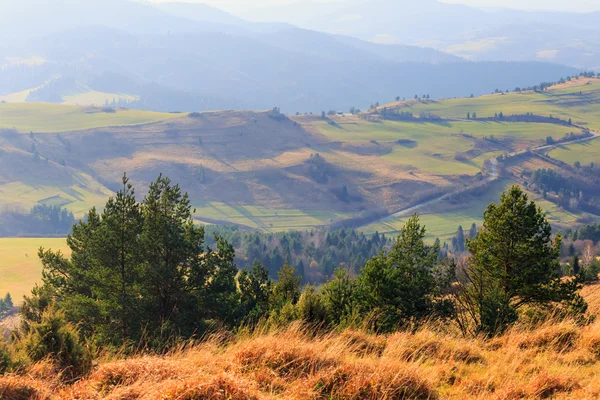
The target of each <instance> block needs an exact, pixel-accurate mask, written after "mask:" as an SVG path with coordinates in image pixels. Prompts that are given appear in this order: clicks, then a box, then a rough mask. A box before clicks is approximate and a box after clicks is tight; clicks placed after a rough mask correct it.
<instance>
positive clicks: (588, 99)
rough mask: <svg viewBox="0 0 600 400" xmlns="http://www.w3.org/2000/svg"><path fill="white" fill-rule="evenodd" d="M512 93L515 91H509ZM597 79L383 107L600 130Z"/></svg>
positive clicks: (583, 79)
mask: <svg viewBox="0 0 600 400" xmlns="http://www.w3.org/2000/svg"><path fill="white" fill-rule="evenodd" d="M509 89H510V90H513V89H514V88H509ZM599 102H600V79H598V78H579V79H577V80H573V81H572V82H569V83H566V84H563V85H557V86H554V87H552V88H550V89H549V90H547V91H544V92H532V91H528V92H522V93H515V92H510V93H506V94H493V95H487V96H482V97H475V98H458V99H444V100H439V101H438V100H424V101H414V100H410V101H406V102H399V103H390V104H386V105H384V106H382V107H393V108H399V109H401V110H402V111H411V112H413V113H414V114H415V115H419V114H420V113H421V112H426V113H432V114H435V115H438V116H440V117H443V118H462V119H466V118H467V114H468V113H470V114H471V115H473V113H476V114H477V117H478V118H488V117H493V116H494V115H495V114H499V113H500V112H502V113H503V114H504V115H512V114H526V113H533V114H536V115H541V116H550V115H552V116H554V117H560V118H561V119H563V120H568V119H572V121H573V123H575V124H580V125H586V126H588V127H590V128H591V129H598V130H600V108H599V107H598V103H599Z"/></svg>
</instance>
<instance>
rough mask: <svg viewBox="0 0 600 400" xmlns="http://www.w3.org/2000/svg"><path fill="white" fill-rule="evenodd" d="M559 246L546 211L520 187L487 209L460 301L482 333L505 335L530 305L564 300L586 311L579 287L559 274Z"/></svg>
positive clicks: (471, 244)
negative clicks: (519, 312)
mask: <svg viewBox="0 0 600 400" xmlns="http://www.w3.org/2000/svg"><path fill="white" fill-rule="evenodd" d="M560 243H561V238H560V236H559V237H556V238H555V239H553V238H552V227H551V226H550V223H549V222H548V221H547V219H546V217H545V214H544V212H543V211H542V210H541V209H540V208H539V207H536V205H535V203H534V202H529V201H528V198H527V195H526V194H525V193H523V191H522V190H521V189H520V188H519V187H518V186H513V187H512V188H511V189H510V190H509V191H508V193H504V194H503V195H502V197H501V200H500V204H490V205H489V206H488V208H487V210H486V211H485V213H484V223H483V229H482V231H481V232H479V233H478V234H477V236H476V237H475V238H474V239H472V240H469V241H468V249H469V251H470V252H471V254H472V258H471V262H470V264H469V266H468V268H467V271H466V272H465V274H466V276H467V282H468V283H467V284H466V285H465V286H464V287H463V290H462V291H461V294H460V296H459V301H460V302H461V304H462V306H463V307H464V308H465V309H466V310H468V315H469V317H470V318H471V319H472V320H473V321H474V322H475V324H476V326H477V330H478V331H480V332H485V333H487V334H495V333H498V332H502V331H503V330H504V329H505V328H506V327H507V326H508V325H509V324H510V323H512V322H514V321H515V320H516V319H517V315H518V314H517V312H518V310H519V309H520V308H521V307H523V306H525V305H528V304H547V303H550V302H561V301H565V302H570V303H572V304H578V305H579V306H580V309H584V308H585V306H584V303H583V301H582V299H581V298H580V296H579V295H578V294H577V290H578V289H579V287H580V286H579V284H578V283H577V282H576V281H564V282H563V281H561V279H560V276H559V275H558V271H559V267H560V264H559V255H560ZM465 326H466V325H465V324H463V328H465Z"/></svg>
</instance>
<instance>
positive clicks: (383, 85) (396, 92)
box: [0, 0, 576, 113]
mask: <svg viewBox="0 0 600 400" xmlns="http://www.w3.org/2000/svg"><path fill="white" fill-rule="evenodd" d="M0 1H4V2H3V3H0V10H2V11H3V12H2V13H0V19H1V21H2V22H4V23H6V25H2V28H0V29H5V30H10V32H9V33H10V35H12V36H15V35H16V36H19V32H20V31H22V29H20V28H19V29H17V28H16V26H17V25H18V24H21V26H25V25H24V24H25V21H24V18H27V17H30V19H31V20H30V21H29V22H28V24H27V26H33V28H32V29H30V30H28V32H27V33H26V34H23V35H22V37H20V40H19V41H17V42H13V41H11V40H6V41H4V42H3V46H2V48H0V58H1V59H3V60H2V61H0V62H2V65H3V66H2V68H0V96H10V97H6V98H22V96H21V95H19V96H13V94H16V93H21V92H23V91H26V90H31V89H34V88H38V87H40V86H42V85H45V84H47V83H48V82H49V81H54V80H55V79H57V78H58V77H60V78H62V79H64V80H66V81H69V82H72V83H73V84H74V85H75V86H76V87H82V86H85V87H89V88H90V90H92V91H99V92H104V93H115V94H123V95H125V98H132V96H133V97H139V101H138V102H136V103H134V104H127V106H128V107H137V108H145V109H152V110H162V111H174V110H179V111H194V110H206V109H230V108H245V109H266V108H272V107H273V106H279V107H281V108H282V110H283V111H285V112H291V113H294V112H304V111H312V112H317V113H320V112H321V111H322V110H330V109H338V110H347V109H349V108H350V107H352V106H354V107H359V108H365V107H368V106H369V105H370V104H372V103H375V102H385V101H388V100H389V99H392V98H395V97H396V96H401V97H412V96H414V95H415V94H424V93H426V94H429V95H431V96H434V97H455V96H467V95H470V94H471V93H473V94H475V95H477V94H483V93H489V92H491V91H493V90H494V89H496V88H500V89H504V90H505V89H510V88H514V87H515V86H530V85H533V84H537V83H539V81H541V80H556V79H558V78H560V77H561V76H566V75H572V74H574V73H575V72H576V71H575V70H574V69H571V68H566V67H561V66H558V65H552V64H510V63H490V64H473V63H463V62H455V61H457V59H456V58H455V57H452V56H447V55H445V54H442V53H439V52H437V51H435V50H430V49H417V48H410V47H406V46H386V45H375V44H370V43H366V42H361V41H359V40H354V39H350V38H343V37H339V36H332V35H329V34H324V33H319V32H315V31H308V30H302V29H296V28H289V27H284V28H281V27H279V28H277V29H279V30H278V31H277V32H275V33H273V32H269V31H268V30H262V31H261V30H260V29H254V28H252V29H254V30H249V29H248V26H255V25H256V24H251V23H246V22H244V21H243V20H240V19H237V18H235V17H231V16H228V15H227V14H224V13H221V12H219V11H215V10H214V9H211V8H206V7H203V6H201V5H197V4H196V5H188V6H184V5H175V6H171V7H174V9H175V10H176V11H177V13H178V15H183V14H189V16H190V17H192V18H195V19H196V20H192V19H188V18H180V17H178V16H174V15H171V14H169V13H168V12H166V11H162V10H161V9H159V8H155V7H152V6H149V5H144V4H138V3H132V2H129V1H125V0H108V1H106V2H99V1H98V0H90V1H89V2H88V1H86V2H75V1H74V0H58V1H57V2H53V3H52V6H49V5H48V4H46V3H44V4H41V5H40V6H39V7H38V8H36V7H37V5H38V4H37V2H38V1H39V0H24V1H25V4H24V5H23V3H21V5H20V6H19V7H15V6H14V3H7V2H6V0H0ZM26 7H30V8H36V11H35V12H32V14H31V16H29V15H28V14H27V12H26V11H24V10H25V9H26ZM419 7H421V6H419ZM401 8H402V7H400V6H397V5H396V6H394V9H393V10H391V11H394V10H395V11H394V12H399V10H400V9H401ZM377 12H381V10H378V11H377ZM49 16H51V17H52V18H48V17H49ZM202 18H204V19H212V20H214V21H217V22H213V21H210V22H205V21H202V20H201V19H202ZM406 18H408V17H406ZM38 19H42V20H43V21H39V24H38ZM221 22H231V24H221ZM273 27H275V26H270V28H273ZM35 34H38V35H39V36H36V37H35V38H30V39H27V36H31V35H35ZM9 37H10V36H9ZM32 57H33V59H35V60H41V61H40V62H38V63H25V62H20V63H19V62H17V63H15V62H14V60H28V59H32ZM10 60H13V61H10ZM449 61H452V62H449ZM448 62H449V63H448ZM112 79H114V81H111V80H112ZM71 86H73V85H71ZM55 87H56V89H54V92H52V91H49V90H46V92H47V93H46V94H45V95H44V97H38V98H37V99H39V100H41V99H43V100H47V101H52V102H60V101H61V100H64V97H65V94H68V90H67V89H68V88H65V86H64V85H62V86H61V85H55ZM60 87H62V88H63V89H64V90H59V88H60ZM123 105H125V104H123Z"/></svg>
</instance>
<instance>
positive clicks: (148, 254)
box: [141, 175, 235, 329]
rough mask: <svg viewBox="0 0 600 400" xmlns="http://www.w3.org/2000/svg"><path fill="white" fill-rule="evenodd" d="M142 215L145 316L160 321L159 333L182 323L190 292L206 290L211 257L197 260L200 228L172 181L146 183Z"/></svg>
mask: <svg viewBox="0 0 600 400" xmlns="http://www.w3.org/2000/svg"><path fill="white" fill-rule="evenodd" d="M142 214H143V219H144V224H143V231H142V234H141V240H142V242H143V250H144V254H143V257H144V260H145V262H146V270H145V276H144V279H145V280H146V282H145V285H144V288H145V293H144V294H143V298H144V299H146V300H147V301H148V302H149V304H148V310H149V312H150V313H151V314H153V315H156V316H157V317H158V319H157V320H155V322H158V326H155V328H158V329H163V328H165V327H169V326H173V325H178V323H183V322H184V321H183V320H182V319H180V318H181V317H182V312H183V311H184V310H185V311H187V312H195V310H194V308H195V307H193V305H194V302H193V299H192V297H191V296H190V295H191V293H190V292H191V291H192V290H197V291H199V290H203V289H205V285H206V283H207V280H208V279H209V277H210V275H211V273H212V272H213V271H211V270H210V269H211V268H210V267H208V266H207V265H206V264H210V262H212V261H214V260H213V259H212V258H213V257H212V254H206V255H205V257H203V258H201V257H199V255H200V254H202V253H203V250H204V229H203V228H201V227H196V226H195V225H194V220H193V218H192V208H191V206H190V201H189V198H188V195H187V194H182V193H181V189H180V188H179V185H175V186H172V185H171V181H170V179H168V178H165V177H163V176H162V175H161V176H159V177H158V179H157V180H156V181H155V182H153V183H152V184H150V190H149V192H148V195H147V196H146V198H145V199H144V203H143V205H142ZM217 258H218V257H217ZM203 264H204V265H203ZM203 267H204V268H203ZM234 276H235V275H234ZM213 284H218V283H213ZM233 284H234V285H235V283H233ZM184 306H185V308H184Z"/></svg>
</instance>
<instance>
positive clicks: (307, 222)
mask: <svg viewBox="0 0 600 400" xmlns="http://www.w3.org/2000/svg"><path fill="white" fill-rule="evenodd" d="M195 215H197V216H198V218H199V219H200V220H204V221H206V220H215V221H226V222H229V223H233V224H238V225H243V226H246V227H249V228H253V229H258V230H261V231H263V232H277V231H286V230H300V231H304V230H309V229H311V228H314V227H315V226H322V225H328V224H331V223H332V222H336V221H339V220H341V219H344V218H346V217H347V215H345V214H343V213H336V212H333V211H319V210H292V209H273V208H265V207H261V206H254V205H238V206H231V205H226V204H224V203H219V202H211V203H208V204H204V205H202V206H199V207H198V206H197V207H196V214H195Z"/></svg>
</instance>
